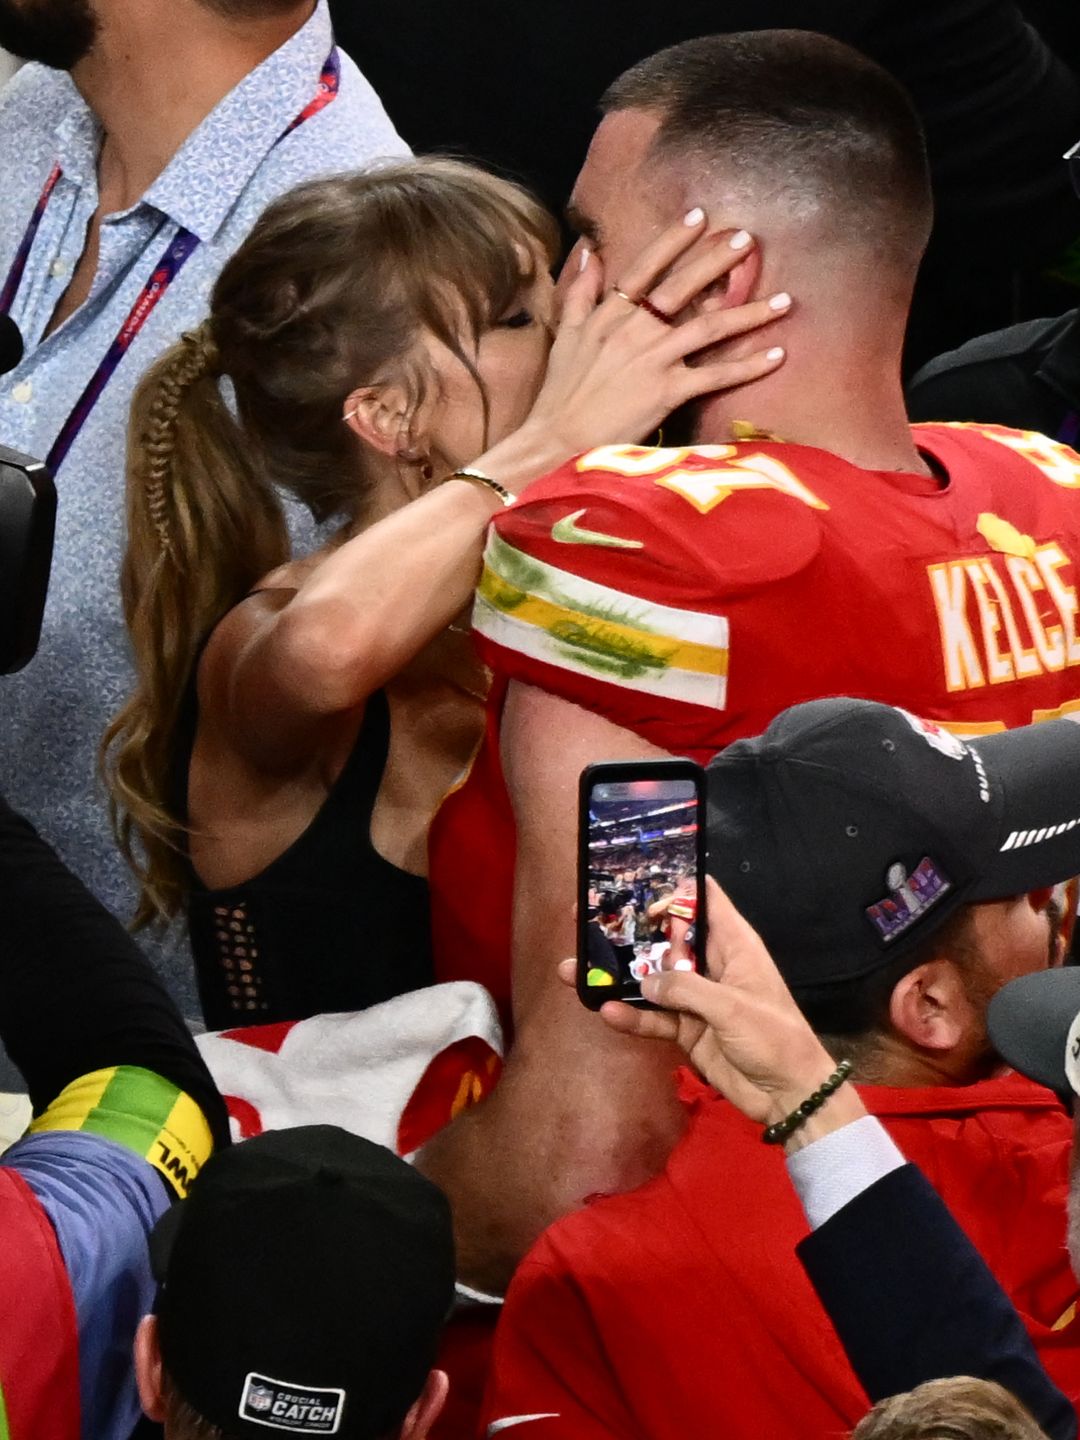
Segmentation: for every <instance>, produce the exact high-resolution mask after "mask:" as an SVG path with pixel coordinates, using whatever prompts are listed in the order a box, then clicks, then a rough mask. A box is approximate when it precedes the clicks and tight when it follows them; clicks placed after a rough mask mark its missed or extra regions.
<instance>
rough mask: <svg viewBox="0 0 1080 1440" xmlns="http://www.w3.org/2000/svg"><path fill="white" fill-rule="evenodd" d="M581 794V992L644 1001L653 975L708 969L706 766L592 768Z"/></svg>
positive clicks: (593, 1005)
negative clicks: (643, 985)
mask: <svg viewBox="0 0 1080 1440" xmlns="http://www.w3.org/2000/svg"><path fill="white" fill-rule="evenodd" d="M578 793H579V802H578V813H579V822H578V911H577V913H578V947H577V992H578V996H579V998H580V1000H581V1002H582V1004H583V1005H587V1006H588V1007H589V1009H590V1010H599V1008H600V1006H601V1005H603V1004H604V1002H605V1001H607V1000H629V1001H631V1002H633V1003H635V1004H639V1005H646V1004H648V1001H646V1000H643V999H642V995H641V981H642V980H643V979H644V977H645V976H646V975H652V974H659V973H661V972H662V971H664V970H698V971H704V969H705V772H704V770H703V769H702V768H701V766H700V765H695V764H694V762H693V761H692V760H640V761H625V762H623V763H621V764H620V763H612V764H605V765H589V766H587V767H586V769H585V770H583V771H582V773H581V784H580V789H579V792H578Z"/></svg>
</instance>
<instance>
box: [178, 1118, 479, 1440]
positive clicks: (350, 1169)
mask: <svg viewBox="0 0 1080 1440" xmlns="http://www.w3.org/2000/svg"><path fill="white" fill-rule="evenodd" d="M150 1253H151V1259H152V1261H153V1266H154V1272H155V1275H156V1277H157V1279H158V1282H159V1284H160V1287H161V1288H160V1291H159V1295H158V1305H157V1314H158V1323H159V1333H160V1339H161V1354H162V1361H163V1363H164V1367H165V1370H166V1371H167V1373H168V1375H169V1376H170V1378H171V1380H172V1381H173V1383H174V1385H175V1387H176V1389H177V1391H178V1392H179V1394H180V1396H181V1397H182V1398H183V1399H184V1400H186V1401H187V1403H188V1404H189V1405H190V1406H192V1407H193V1408H194V1409H195V1410H196V1411H197V1412H198V1413H199V1414H200V1415H201V1416H203V1418H204V1419H206V1420H209V1421H211V1422H212V1423H213V1424H214V1425H217V1426H220V1427H221V1428H222V1429H223V1430H225V1431H226V1432H227V1433H228V1434H230V1435H244V1436H247V1435H250V1436H252V1437H253V1440H270V1437H271V1436H273V1435H280V1436H282V1437H287V1436H297V1435H300V1436H313V1435H336V1436H339V1437H342V1440H375V1437H377V1436H382V1435H385V1434H387V1432H392V1431H393V1430H395V1429H396V1428H397V1427H398V1426H400V1424H401V1422H402V1421H403V1420H404V1418H405V1416H406V1414H407V1413H408V1411H409V1409H410V1407H411V1406H412V1404H413V1403H414V1401H416V1400H417V1399H418V1398H419V1396H420V1393H421V1391H422V1390H423V1387H424V1382H425V1379H426V1378H427V1374H428V1371H429V1370H430V1369H431V1368H432V1365H433V1364H434V1362H435V1354H436V1347H437V1342H438V1337H439V1333H440V1331H441V1328H442V1324H443V1321H444V1320H445V1319H446V1317H447V1315H448V1313H449V1310H450V1306H451V1304H452V1302H453V1298H454V1246H453V1237H452V1231H451V1222H450V1207H449V1205H448V1203H447V1200H446V1197H445V1196H444V1195H443V1193H442V1191H441V1190H439V1189H438V1188H437V1186H435V1185H433V1184H432V1183H431V1182H430V1181H429V1180H426V1179H425V1178H424V1177H423V1176H422V1175H420V1174H418V1173H417V1172H416V1171H415V1170H413V1169H412V1167H411V1166H409V1165H407V1164H406V1163H405V1162H404V1161H403V1160H401V1159H399V1158H398V1156H396V1155H394V1154H393V1153H392V1152H391V1151H389V1150H386V1149H384V1148H383V1147H382V1146H380V1145H374V1144H372V1143H371V1142H370V1141H368V1140H362V1139H361V1138H360V1137H359V1136H356V1135H352V1134H349V1133H348V1132H347V1131H345V1130H341V1129H338V1128H337V1127H336V1126H332V1125H311V1126H301V1127H298V1128H296V1129H292V1130H279V1131H275V1132H273V1133H271V1134H267V1135H261V1136H258V1137H256V1138H255V1139H252V1140H246V1141H243V1142H242V1143H241V1144H238V1145H234V1146H232V1147H231V1148H229V1149H226V1150H222V1151H219V1152H218V1153H217V1154H216V1155H214V1156H213V1157H212V1159H211V1160H210V1161H209V1162H208V1164H207V1165H206V1166H205V1167H204V1168H203V1170H202V1172H201V1174H200V1175H199V1178H198V1180H197V1181H196V1182H195V1184H194V1185H193V1186H192V1187H191V1193H190V1195H189V1196H188V1198H187V1199H186V1200H183V1201H181V1202H180V1203H179V1204H177V1205H176V1206H174V1207H173V1209H172V1210H171V1211H169V1212H168V1213H167V1214H166V1215H165V1216H164V1217H163V1218H162V1219H161V1221H160V1222H159V1223H158V1225H157V1227H156V1228H155V1230H154V1232H153V1235H152V1236H151V1242H150Z"/></svg>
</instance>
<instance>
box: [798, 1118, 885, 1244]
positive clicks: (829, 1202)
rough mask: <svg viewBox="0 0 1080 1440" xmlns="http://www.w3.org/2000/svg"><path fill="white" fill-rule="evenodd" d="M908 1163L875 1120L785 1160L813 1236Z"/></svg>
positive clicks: (828, 1137) (854, 1124) (861, 1122)
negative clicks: (863, 1194) (872, 1187)
mask: <svg viewBox="0 0 1080 1440" xmlns="http://www.w3.org/2000/svg"><path fill="white" fill-rule="evenodd" d="M906 1164H907V1161H906V1160H905V1159H904V1157H903V1155H901V1153H900V1151H899V1150H898V1149H897V1148H896V1145H895V1144H894V1143H893V1140H892V1138H891V1136H890V1135H889V1133H888V1131H887V1130H886V1129H885V1127H884V1125H882V1123H881V1121H880V1120H877V1119H875V1118H874V1116H873V1115H863V1116H861V1117H860V1118H859V1119H858V1120H853V1121H852V1122H851V1124H850V1125H845V1126H843V1127H842V1128H841V1129H840V1130H834V1131H833V1132H832V1134H831V1135H825V1136H823V1137H822V1138H821V1139H820V1140H815V1141H814V1142H813V1144H812V1145H807V1147H806V1149H805V1150H796V1152H795V1153H794V1155H789V1156H788V1157H787V1167H788V1174H789V1175H790V1176H791V1183H792V1184H793V1185H794V1186H795V1191H796V1193H797V1195H798V1197H799V1199H800V1200H801V1201H802V1207H803V1209H804V1210H805V1211H806V1218H807V1220H808V1221H809V1222H810V1229H811V1230H818V1229H820V1228H821V1226H822V1225H824V1224H825V1222H826V1220H831V1219H832V1217H833V1216H834V1215H835V1214H836V1213H837V1211H838V1210H842V1209H843V1208H844V1206H845V1205H848V1204H850V1203H851V1201H852V1200H854V1199H855V1198H856V1197H857V1196H859V1195H861V1194H862V1193H863V1191H864V1190H869V1189H870V1186H871V1185H875V1184H876V1183H877V1182H878V1181H879V1180H881V1179H883V1178H884V1177H885V1176H886V1175H889V1174H891V1173H892V1171H893V1170H899V1169H900V1167H901V1165H906Z"/></svg>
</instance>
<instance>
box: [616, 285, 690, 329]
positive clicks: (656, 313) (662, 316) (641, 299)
mask: <svg viewBox="0 0 1080 1440" xmlns="http://www.w3.org/2000/svg"><path fill="white" fill-rule="evenodd" d="M611 291H612V294H613V295H618V297H619V299H620V300H625V301H626V302H627V303H628V304H630V305H634V306H636V307H637V309H638V310H644V311H645V313H646V314H647V315H651V316H652V317H653V319H654V320H659V321H660V322H661V323H662V324H664V325H674V324H675V317H674V316H673V315H668V314H667V313H666V311H664V310H661V309H660V307H659V305H654V304H653V302H652V301H651V300H650V299H649V297H648V296H647V295H639V296H638V298H637V299H636V300H635V299H634V297H633V296H632V295H627V293H626V291H625V290H620V289H619V287H618V285H613V286H612V287H611Z"/></svg>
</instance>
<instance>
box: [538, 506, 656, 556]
mask: <svg viewBox="0 0 1080 1440" xmlns="http://www.w3.org/2000/svg"><path fill="white" fill-rule="evenodd" d="M584 514H585V511H584V510H575V511H574V513H573V514H572V515H564V516H563V518H562V519H561V520H556V521H555V524H554V525H552V527H551V538H552V539H553V540H556V541H558V543H559V544H560V545H606V546H607V547H608V549H609V550H644V549H645V542H644V541H643V540H623V539H622V538H621V537H620V536H618V535H605V534H604V532H603V531H602V530H585V529H583V528H582V526H580V525H579V524H578V523H577V522H578V521H579V520H580V519H581V517H582V515H584Z"/></svg>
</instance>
